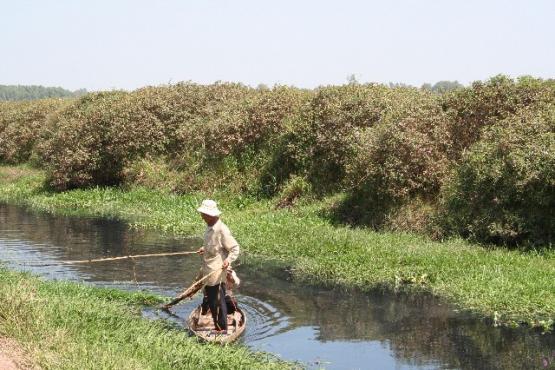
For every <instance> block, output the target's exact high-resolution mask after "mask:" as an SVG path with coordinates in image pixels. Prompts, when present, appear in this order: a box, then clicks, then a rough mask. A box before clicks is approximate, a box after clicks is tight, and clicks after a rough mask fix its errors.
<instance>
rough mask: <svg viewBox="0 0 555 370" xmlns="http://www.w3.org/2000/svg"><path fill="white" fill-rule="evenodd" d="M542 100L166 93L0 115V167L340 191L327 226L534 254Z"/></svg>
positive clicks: (338, 91)
mask: <svg viewBox="0 0 555 370" xmlns="http://www.w3.org/2000/svg"><path fill="white" fill-rule="evenodd" d="M554 103H555V82H554V81H552V80H547V81H545V80H541V79H535V78H530V77H522V78H519V79H517V80H512V79H510V78H507V77H504V76H497V77H494V78H492V79H490V80H489V81H486V82H476V83H474V84H472V85H471V86H469V87H465V88H463V87H457V88H455V89H452V90H450V91H446V92H444V93H442V94H436V93H433V92H430V91H427V90H426V89H416V88H410V87H387V86H384V85H376V84H364V85H362V84H358V83H356V82H352V83H349V84H347V85H344V86H328V87H321V88H318V89H315V90H302V89H296V88H290V87H282V86H277V87H274V88H272V89H268V88H263V87H261V88H257V89H252V88H248V87H245V86H243V85H239V84H227V83H223V84H214V85H208V86H202V85H196V84H192V83H181V84H177V85H172V86H164V87H147V88H143V89H139V90H136V91H133V92H123V91H114V92H101V93H91V94H87V95H85V96H83V97H81V98H79V99H76V100H73V101H72V102H70V103H67V104H61V103H57V104H58V105H56V104H51V105H49V103H48V102H42V101H40V102H33V103H28V104H31V105H29V106H25V105H23V104H21V103H4V104H2V105H0V143H1V144H2V145H1V146H0V148H2V149H0V161H2V162H7V163H18V162H25V161H28V160H31V161H33V163H35V164H37V165H39V166H41V167H44V168H46V169H47V172H48V183H49V184H50V186H52V187H53V188H56V189H59V190H65V189H71V188H81V187H88V186H94V185H116V184H140V185H144V186H148V187H152V188H158V189H165V190H169V191H173V192H178V193H188V192H191V191H197V190H201V191H204V192H205V193H206V192H213V191H215V190H225V191H228V192H232V193H234V194H241V195H243V196H255V197H270V198H273V197H277V200H276V205H277V206H279V207H288V206H292V205H294V204H295V202H296V201H297V200H298V199H299V198H300V197H303V196H305V197H306V196H311V197H322V196H327V195H330V194H334V193H338V192H340V193H345V194H346V196H345V197H342V198H341V200H340V201H338V202H336V203H335V204H333V205H331V206H330V207H329V209H328V210H326V212H325V214H326V216H327V217H329V218H330V219H331V220H332V221H333V222H338V223H349V224H357V225H365V226H371V227H373V228H375V229H388V230H411V231H419V232H425V233H428V234H430V235H433V236H435V237H445V236H448V235H450V234H453V233H456V234H460V235H464V236H467V237H471V238H473V239H475V240H478V241H485V242H496V243H500V244H505V245H536V246H538V245H541V246H546V245H550V244H551V243H552V242H553V233H552V231H551V230H554V229H555V217H554V216H553V209H555V196H554V195H553V194H554V193H555V177H554V176H553V175H554V167H555V120H554V117H555V114H554V112H555V104H554ZM18 104H19V105H18ZM35 105H36V106H35ZM20 143H25V145H22V144H20ZM4 148H6V149H4Z"/></svg>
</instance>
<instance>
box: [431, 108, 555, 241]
mask: <svg viewBox="0 0 555 370" xmlns="http://www.w3.org/2000/svg"><path fill="white" fill-rule="evenodd" d="M442 199H443V200H442V208H443V211H442V212H443V217H442V218H441V219H442V221H443V223H444V227H445V228H446V230H448V231H449V232H455V233H458V234H461V235H464V236H467V237H471V238H473V239H476V240H479V241H484V242H493V243H505V244H513V245H514V244H521V243H535V244H544V245H545V244H550V243H553V237H554V232H555V216H554V213H553V212H554V210H555V108H554V107H551V108H549V109H546V110H545V111H543V112H539V113H538V112H531V111H530V110H524V111H522V112H520V113H519V114H517V115H515V116H512V117H509V118H507V119H505V120H504V121H501V122H499V123H498V124H496V125H493V126H491V127H490V128H489V129H487V130H486V131H485V132H484V136H483V139H482V140H481V141H479V142H478V143H477V144H476V145H475V146H473V147H472V148H471V150H470V151H469V152H468V153H466V154H465V155H464V156H463V158H462V160H461V163H460V165H459V166H458V167H457V168H456V171H455V173H454V175H453V177H452V179H451V180H450V182H449V184H448V185H447V186H446V187H445V189H444V192H443V197H442Z"/></svg>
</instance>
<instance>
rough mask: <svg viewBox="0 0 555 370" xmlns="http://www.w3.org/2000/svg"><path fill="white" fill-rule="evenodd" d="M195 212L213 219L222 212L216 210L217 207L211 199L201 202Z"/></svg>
mask: <svg viewBox="0 0 555 370" xmlns="http://www.w3.org/2000/svg"><path fill="white" fill-rule="evenodd" d="M197 211H199V212H200V213H204V214H205V215H208V216H213V217H216V216H219V215H221V214H222V212H220V210H219V209H218V205H217V204H216V202H214V201H213V200H212V199H205V200H203V201H202V204H201V205H200V207H198V208H197Z"/></svg>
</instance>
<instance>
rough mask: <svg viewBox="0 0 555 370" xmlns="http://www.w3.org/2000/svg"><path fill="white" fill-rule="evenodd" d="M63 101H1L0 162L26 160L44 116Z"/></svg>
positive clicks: (14, 162)
mask: <svg viewBox="0 0 555 370" xmlns="http://www.w3.org/2000/svg"><path fill="white" fill-rule="evenodd" d="M67 104H68V101H67V100H61V99H45V100H36V101H32V102H10V103H1V104H0V162H4V163H10V164H16V163H22V162H26V161H28V160H29V159H30V157H31V154H32V152H33V149H34V147H35V144H36V143H37V140H38V139H39V132H40V130H41V128H42V127H43V126H44V125H45V122H46V120H47V118H48V116H49V115H50V114H51V113H53V112H54V111H56V110H58V109H61V107H63V106H64V105H67Z"/></svg>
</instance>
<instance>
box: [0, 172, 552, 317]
mask: <svg viewBox="0 0 555 370" xmlns="http://www.w3.org/2000/svg"><path fill="white" fill-rule="evenodd" d="M43 180H44V175H43V173H42V172H38V171H35V170H31V169H29V168H26V167H1V168H0V201H7V202H12V203H14V202H15V203H21V204H25V205H28V206H30V207H32V208H33V209H37V210H45V211H50V212H57V213H60V212H61V213H67V214H80V215H83V214H88V215H102V216H109V217H117V218H121V219H124V220H127V221H129V222H130V223H132V224H133V225H136V226H137V227H148V228H156V229H160V230H164V231H169V232H173V233H179V234H197V235H199V234H200V233H201V232H202V230H203V225H202V222H201V220H200V218H199V217H198V214H197V212H196V210H195V209H196V207H197V205H198V204H199V202H200V200H201V199H202V195H200V194H197V195H185V196H176V195H171V194H166V193H160V192H154V191H151V190H146V189H142V188H131V189H127V190H122V189H118V188H95V189H89V190H74V191H68V192H63V193H51V192H48V191H47V190H45V189H44V188H43V185H42V184H43ZM217 199H218V200H219V201H220V204H221V207H222V208H223V210H224V215H223V217H224V220H225V221H226V222H227V223H228V225H229V226H230V228H231V229H232V231H233V232H234V234H235V235H236V237H237V239H238V240H239V242H240V244H241V245H242V247H243V248H244V250H245V251H246V252H247V253H248V254H250V255H257V256H260V257H264V258H269V259H276V258H277V259H280V260H282V261H284V262H285V263H286V264H287V265H288V266H290V268H291V271H292V274H293V277H294V278H296V279H301V280H305V281H308V282H311V283H317V284H325V285H333V286H342V287H348V288H359V289H362V290H372V289H409V290H424V291H427V292H431V293H433V294H436V295H438V296H440V297H443V298H445V299H447V300H448V301H450V302H453V303H455V304H457V305H459V306H460V307H461V308H463V309H469V310H472V311H474V312H476V313H479V314H483V315H485V316H488V317H491V318H494V320H495V321H496V322H498V323H508V324H513V323H519V322H526V323H528V324H531V325H533V326H541V327H544V328H549V327H552V326H553V319H554V318H555V285H554V284H553V281H555V253H554V252H553V251H552V250H551V251H550V250H549V249H545V250H539V251H527V252H521V251H510V250H506V249H493V248H492V249H490V248H486V247H482V246H479V245H473V244H470V243H468V242H465V241H463V240H460V239H453V240H449V241H446V242H443V243H439V242H433V241H430V240H429V239H427V238H425V237H422V236H415V235H411V234H401V233H375V232H371V231H369V230H365V229H352V228H347V227H337V226H333V225H332V224H330V222H329V221H327V220H326V218H325V217H324V216H322V212H323V210H324V209H327V207H328V206H329V203H330V202H334V201H337V197H335V198H329V199H327V200H324V201H314V202H310V203H308V202H307V203H305V204H300V205H298V206H296V207H295V208H293V209H281V210H276V209H275V208H274V202H272V201H256V200H253V199H250V198H240V197H237V196H234V197H226V196H225V195H221V194H220V195H218V196H217Z"/></svg>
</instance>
